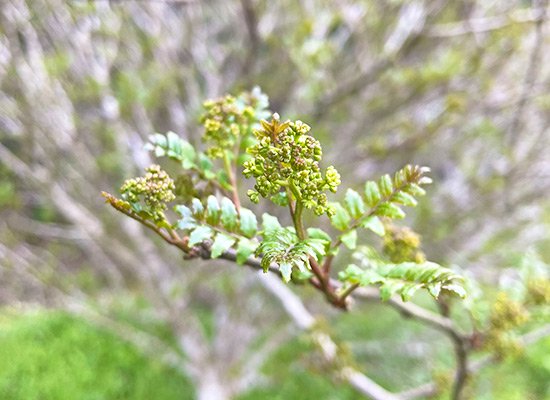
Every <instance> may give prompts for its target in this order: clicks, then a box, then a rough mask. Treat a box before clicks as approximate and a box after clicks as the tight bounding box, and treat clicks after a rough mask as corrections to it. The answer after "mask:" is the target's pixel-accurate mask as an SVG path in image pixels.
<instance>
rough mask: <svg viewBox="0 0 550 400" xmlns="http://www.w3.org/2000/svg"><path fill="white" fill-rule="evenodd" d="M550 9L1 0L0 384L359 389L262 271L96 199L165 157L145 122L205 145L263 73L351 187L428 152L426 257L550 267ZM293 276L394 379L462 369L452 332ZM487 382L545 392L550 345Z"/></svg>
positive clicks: (502, 277) (34, 390) (302, 392)
mask: <svg viewBox="0 0 550 400" xmlns="http://www.w3.org/2000/svg"><path fill="white" fill-rule="evenodd" d="M549 15H550V10H549V9H548V4H547V1H544V0H540V1H537V0H534V1H527V0H522V1H512V0H510V1H498V0H494V1H481V0H463V1H448V0H447V1H445V0H425V1H421V0H416V1H414V0H413V1H401V0H391V1H375V0H368V1H366V0H365V1H351V0H330V1H329V0H317V1H313V0H299V1H295V0H294V1H289V0H281V1H276V2H275V1H267V0H240V1H237V0H173V1H169V0H164V1H161V0H150V1H149V0H141V1H132V0H126V1H114V0H113V1H107V0H101V1H85V0H73V1H61V0H26V1H25V0H2V1H1V2H0V398H2V399H21V400H23V399H25V400H26V399H151V398H155V399H182V398H184V399H194V398H201V399H209V398H210V399H215V398H237V399H312V398H316V399H356V398H361V396H360V395H359V394H358V393H357V392H355V391H354V390H353V389H352V388H350V387H349V386H348V385H346V384H345V383H343V382H341V381H339V380H338V379H336V378H334V377H331V376H330V374H329V373H327V372H326V371H324V370H323V368H322V367H320V363H319V362H318V359H317V356H316V353H315V352H314V351H313V350H312V349H311V346H310V344H309V342H308V340H307V337H305V336H304V335H302V334H301V333H300V332H299V331H298V330H297V329H296V328H294V326H293V325H292V321H291V320H290V319H289V318H288V316H287V315H286V314H285V312H284V310H283V309H282V308H281V306H280V304H279V303H278V301H277V299H276V298H274V297H273V296H272V294H270V293H269V292H268V291H266V290H265V289H264V288H263V287H262V286H261V285H260V284H259V283H258V279H257V277H256V276H255V275H256V274H255V273H252V272H251V271H250V270H247V269H244V268H242V267H241V268H239V267H236V266H234V265H228V264H225V263H223V262H219V261H218V262H198V261H192V262H185V261H184V260H182V257H181V254H178V252H177V251H176V250H175V249H171V248H168V247H167V246H166V245H163V243H161V242H159V241H158V240H157V239H156V238H155V237H153V235H152V234H151V233H149V232H145V231H144V229H143V228H142V227H141V226H140V225H139V224H138V223H136V222H135V221H132V220H130V219H128V218H124V217H123V216H122V215H119V214H116V213H115V212H114V211H113V210H112V209H110V208H109V207H108V206H106V205H105V204H104V201H103V199H102V197H101V196H100V192H101V191H102V190H105V191H109V192H111V193H116V192H117V190H118V187H120V185H121V184H122V182H123V181H124V179H126V178H129V177H132V176H136V175H140V174H141V171H143V168H144V167H146V166H147V165H149V164H150V163H151V162H152V160H151V158H150V154H149V153H148V152H147V151H146V150H144V148H143V146H144V144H145V143H146V141H147V136H148V135H150V134H152V133H155V132H161V133H164V132H166V131H169V130H171V131H174V132H176V133H177V134H179V135H180V136H182V137H184V138H186V139H187V140H188V141H190V142H191V143H195V144H198V143H199V142H200V136H201V133H202V131H201V129H200V127H199V124H198V118H199V115H200V113H201V104H202V102H203V101H204V100H205V99H207V98H211V97H218V96H221V95H223V94H225V93H238V92H239V91H241V90H250V89H251V88H252V87H254V86H259V87H261V88H262V90H263V91H264V92H265V93H266V94H267V95H268V96H269V98H270V109H271V110H273V111H276V112H279V114H281V116H282V118H284V119H286V118H291V119H292V118H300V119H302V120H304V121H305V122H307V123H308V124H309V125H311V126H312V132H313V135H314V136H316V137H317V138H318V139H319V140H320V141H321V143H322V144H323V149H324V157H325V161H326V165H329V164H333V165H334V166H335V167H336V168H337V169H338V170H339V171H340V173H341V175H342V177H343V185H342V187H344V188H345V187H353V188H360V187H362V185H363V183H364V182H365V180H367V179H373V178H376V177H377V176H379V175H380V174H382V173H386V172H390V173H391V172H393V171H395V170H397V169H398V168H400V167H402V166H403V165H404V164H407V163H416V164H420V165H427V166H429V167H431V169H432V174H431V176H432V177H433V179H434V184H433V185H432V186H431V187H430V188H429V190H428V195H427V196H426V198H424V199H422V201H421V204H420V205H419V207H418V208H417V209H415V210H414V211H411V212H409V217H408V220H407V223H408V224H409V225H410V226H411V227H412V228H413V229H414V230H415V231H416V232H418V233H419V234H420V235H421V237H422V243H423V251H424V252H425V253H426V255H427V258H428V259H430V260H434V261H436V262H439V263H441V264H443V265H447V266H455V265H456V266H458V267H460V268H461V270H462V273H463V274H464V275H466V276H470V277H472V278H475V280H476V281H477V282H479V287H478V290H481V291H483V292H484V293H488V294H489V295H490V294H493V293H496V292H497V291H499V290H501V289H507V288H513V287H514V285H516V283H517V281H518V280H519V279H520V277H521V274H522V271H524V270H525V268H531V269H532V268H535V269H538V270H542V271H549V266H548V263H550V236H549V231H550V229H549V228H550V225H549V224H550V207H549V206H550V198H549V195H550V156H549V155H550V27H549V26H548V23H547V18H548V16H549ZM167 168H170V167H169V166H167ZM340 192H341V193H340V196H343V193H344V192H345V191H340ZM270 212H272V213H276V211H275V210H273V211H271V210H270ZM325 222H326V221H325ZM293 290H294V291H295V292H296V293H298V294H299V295H300V296H301V297H303V298H304V301H305V304H306V305H307V306H308V308H309V309H310V310H312V312H313V313H314V314H316V315H318V316H320V318H322V319H323V320H324V321H325V323H326V324H327V325H330V327H331V329H332V330H333V333H334V335H335V336H336V337H338V338H339V339H341V340H342V341H345V342H346V343H347V346H349V348H350V349H351V350H352V351H353V353H354V354H355V356H356V361H357V362H358V364H359V365H360V366H361V369H362V370H364V371H366V373H367V374H368V375H369V376H370V377H372V378H373V379H374V380H376V381H377V382H379V383H381V384H383V385H384V386H385V387H386V388H388V389H389V390H392V391H400V390H405V389H408V388H411V387H415V386H418V385H420V384H422V383H424V382H427V381H430V380H432V379H433V378H434V377H435V378H437V377H438V376H444V375H445V373H447V372H448V371H450V370H452V367H453V354H452V344H451V343H450V342H449V341H448V340H447V339H446V338H445V337H442V336H441V335H440V334H438V333H437V332H434V331H432V330H429V329H426V328H425V327H423V326H422V325H420V324H418V323H416V322H414V321H408V320H404V319H402V318H401V316H400V315H398V314H397V313H396V312H395V311H393V310H391V309H389V308H387V307H385V306H384V305H379V304H374V303H373V304H365V305H360V306H358V307H357V308H356V309H355V310H354V311H353V312H352V313H348V314H342V313H338V312H336V311H333V310H329V309H328V306H326V304H324V303H323V301H322V299H319V296H318V295H316V294H315V293H313V291H311V290H309V289H307V288H303V287H298V288H293ZM474 299H475V301H477V302H478V303H477V304H476V306H479V308H480V309H483V308H487V307H489V300H486V299H483V298H481V297H480V298H479V299H478V297H475V296H474ZM420 301H422V299H421V300H420ZM547 322H548V321H547ZM212 393H216V397H213V395H212ZM468 396H470V398H475V399H549V398H550V341H549V340H548V339H545V340H543V341H540V342H538V343H537V344H536V345H533V346H531V347H529V348H528V349H527V350H525V352H524V353H522V354H521V355H520V356H519V357H516V358H514V359H511V360H506V361H504V362H502V363H499V364H496V365H494V366H490V367H488V368H486V369H484V370H483V371H482V372H481V373H480V375H479V376H477V377H476V379H474V380H473V382H472V385H471V387H470V388H469V389H468ZM442 398H444V397H442Z"/></svg>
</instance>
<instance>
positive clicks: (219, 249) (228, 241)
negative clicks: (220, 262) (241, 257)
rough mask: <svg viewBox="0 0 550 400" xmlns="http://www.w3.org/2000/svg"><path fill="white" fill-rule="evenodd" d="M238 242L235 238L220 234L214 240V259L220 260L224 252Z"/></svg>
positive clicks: (212, 253)
mask: <svg viewBox="0 0 550 400" xmlns="http://www.w3.org/2000/svg"><path fill="white" fill-rule="evenodd" d="M236 241H237V239H235V238H234V237H231V236H228V235H226V234H224V233H218V234H217V235H216V237H215V238H214V243H212V247H211V256H212V258H218V257H219V256H221V255H222V254H223V252H225V251H227V250H229V249H230V248H231V247H232V246H233V245H234V244H235V242H236Z"/></svg>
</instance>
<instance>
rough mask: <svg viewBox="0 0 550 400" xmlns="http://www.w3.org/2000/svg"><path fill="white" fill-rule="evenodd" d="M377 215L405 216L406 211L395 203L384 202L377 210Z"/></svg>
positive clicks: (401, 217)
mask: <svg viewBox="0 0 550 400" xmlns="http://www.w3.org/2000/svg"><path fill="white" fill-rule="evenodd" d="M376 215H379V216H381V217H388V218H393V219H403V218H405V212H404V211H403V210H402V209H401V208H399V207H398V206H396V205H395V204H393V203H389V202H388V203H382V204H380V205H379V206H378V208H377V210H376Z"/></svg>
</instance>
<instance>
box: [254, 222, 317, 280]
mask: <svg viewBox="0 0 550 400" xmlns="http://www.w3.org/2000/svg"><path fill="white" fill-rule="evenodd" d="M325 243H326V241H325V240H322V239H306V240H303V241H300V240H299V239H298V237H297V236H296V233H295V232H294V231H293V230H291V229H289V228H278V229H273V230H271V231H269V232H268V233H265V234H264V238H263V241H262V243H260V245H259V246H258V248H257V249H256V256H258V257H261V258H262V260H261V266H262V268H263V269H264V271H267V270H268V269H269V267H270V266H273V265H274V266H277V267H278V268H279V270H280V271H281V274H282V275H283V279H285V280H287V279H288V280H290V277H291V275H292V270H293V268H297V270H299V271H302V272H306V271H307V270H308V269H309V258H310V257H312V258H315V259H316V260H320V258H321V257H323V256H324V255H325V254H326V250H325V248H326V246H325Z"/></svg>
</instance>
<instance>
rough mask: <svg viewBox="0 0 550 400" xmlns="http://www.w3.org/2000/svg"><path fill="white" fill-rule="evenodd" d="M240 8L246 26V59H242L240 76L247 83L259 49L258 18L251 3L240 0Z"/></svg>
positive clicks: (247, 0)
mask: <svg viewBox="0 0 550 400" xmlns="http://www.w3.org/2000/svg"><path fill="white" fill-rule="evenodd" d="M241 7H242V10H243V18H244V22H245V24H246V31H247V33H248V51H247V54H246V57H244V61H243V65H242V68H241V76H242V77H243V78H244V79H245V80H246V81H249V80H250V78H249V75H250V73H251V72H252V70H253V67H254V62H255V60H256V55H257V53H258V50H259V49H260V34H259V32H258V16H257V14H256V11H255V10H254V5H253V4H252V1H251V0H241Z"/></svg>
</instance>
